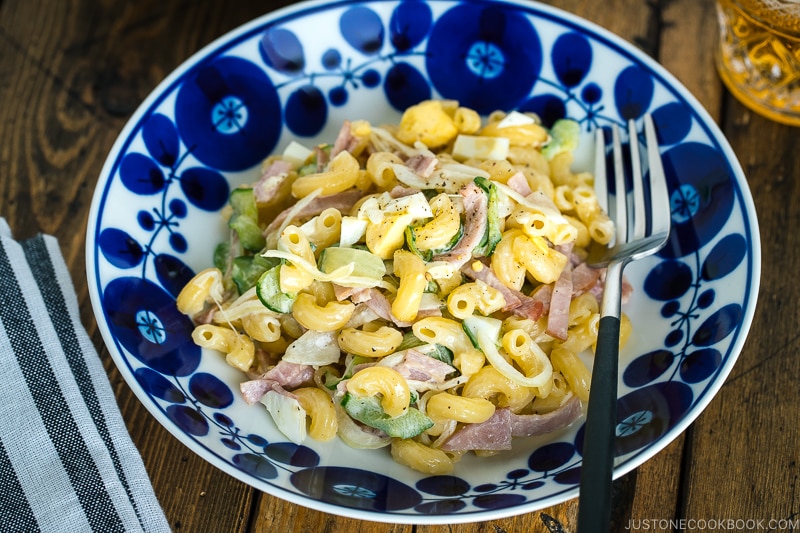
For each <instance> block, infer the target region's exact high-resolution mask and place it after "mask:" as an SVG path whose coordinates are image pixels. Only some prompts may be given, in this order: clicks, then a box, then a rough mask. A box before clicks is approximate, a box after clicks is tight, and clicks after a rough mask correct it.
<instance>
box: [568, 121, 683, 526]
mask: <svg viewBox="0 0 800 533" xmlns="http://www.w3.org/2000/svg"><path fill="white" fill-rule="evenodd" d="M643 123H644V136H645V142H646V146H647V169H648V175H649V183H645V181H644V179H643V172H642V160H641V157H640V151H639V135H638V133H637V130H636V123H635V122H634V121H633V120H630V121H628V137H629V145H630V166H631V173H630V175H631V181H632V186H631V189H632V192H629V191H628V187H627V186H626V179H625V177H626V174H625V169H624V162H623V153H622V143H621V141H620V133H619V127H617V126H616V125H614V126H613V127H612V128H611V134H612V153H613V159H612V161H613V169H614V191H611V190H610V189H609V187H608V182H607V178H606V142H605V134H604V133H603V130H602V129H600V128H598V129H597V136H596V140H595V191H596V193H597V198H598V201H599V202H600V204H601V206H602V207H604V208H605V209H606V211H607V212H608V215H609V217H610V218H611V219H612V220H613V221H614V222H615V224H616V228H617V233H616V238H615V239H614V241H613V242H612V244H611V246H609V247H602V248H600V249H599V250H594V251H592V252H590V254H589V258H588V263H589V264H590V265H591V266H594V267H603V266H604V267H606V280H605V288H604V291H603V299H602V302H601V305H600V326H599V330H598V333H597V347H596V349H595V357H594V366H593V369H592V382H591V388H590V393H589V405H588V408H587V414H586V426H585V432H584V445H583V466H582V468H581V482H580V499H579V502H578V533H589V532H595V531H596V532H604V533H606V532H608V531H609V527H610V525H609V524H610V520H611V483H612V475H613V474H612V471H613V463H614V440H615V436H616V425H617V380H618V371H619V361H618V357H619V333H620V312H621V306H622V273H623V270H624V269H625V266H626V265H628V264H629V263H630V262H631V261H635V260H637V259H641V258H643V257H646V256H648V255H651V254H654V253H656V252H657V251H658V250H660V249H661V248H662V247H663V246H664V244H665V243H666V242H667V237H668V236H669V232H670V220H671V217H670V205H669V198H668V196H667V185H666V178H665V176H664V169H663V167H662V162H661V154H660V152H659V148H658V140H657V137H656V131H655V126H654V124H653V119H652V117H651V116H650V115H645V116H644V117H643ZM606 199H607V201H606ZM646 200H647V201H646Z"/></svg>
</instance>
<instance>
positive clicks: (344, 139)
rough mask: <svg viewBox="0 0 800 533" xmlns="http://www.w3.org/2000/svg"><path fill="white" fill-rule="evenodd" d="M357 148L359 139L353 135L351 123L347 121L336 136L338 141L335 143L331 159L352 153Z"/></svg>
mask: <svg viewBox="0 0 800 533" xmlns="http://www.w3.org/2000/svg"><path fill="white" fill-rule="evenodd" d="M356 146H358V139H357V138H356V137H355V135H353V132H352V130H351V129H350V121H349V120H345V121H344V123H343V124H342V127H341V128H339V134H338V135H337V136H336V140H335V141H333V147H332V148H331V156H330V157H331V159H333V158H334V157H336V156H337V155H339V153H340V152H345V151H347V152H352V151H353V150H354V149H355V148H356Z"/></svg>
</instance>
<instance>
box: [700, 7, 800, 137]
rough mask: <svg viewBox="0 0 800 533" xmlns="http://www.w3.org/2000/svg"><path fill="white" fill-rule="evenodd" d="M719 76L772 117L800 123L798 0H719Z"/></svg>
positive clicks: (735, 92)
mask: <svg viewBox="0 0 800 533" xmlns="http://www.w3.org/2000/svg"><path fill="white" fill-rule="evenodd" d="M717 14H718V19H719V27H720V46H719V49H718V50H717V54H716V56H717V57H716V62H717V70H718V71H719V75H720V77H721V78H722V81H723V82H724V83H725V85H726V86H727V87H728V89H729V90H730V91H731V93H733V95H734V96H736V98H737V99H738V100H739V101H741V102H742V103H743V104H745V105H746V106H747V107H749V108H750V109H752V110H753V111H755V112H757V113H759V114H761V115H764V116H766V117H768V118H770V119H772V120H775V121H778V122H782V123H784V124H791V125H794V126H800V0H717Z"/></svg>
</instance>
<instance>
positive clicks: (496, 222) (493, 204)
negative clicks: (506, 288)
mask: <svg viewBox="0 0 800 533" xmlns="http://www.w3.org/2000/svg"><path fill="white" fill-rule="evenodd" d="M475 185H477V186H478V187H480V188H481V189H482V190H483V192H485V193H486V196H487V197H488V198H489V206H488V208H487V215H486V216H487V219H488V220H487V225H486V235H485V236H484V238H483V239H482V240H481V244H480V245H479V246H478V247H477V248H476V249H475V252H474V253H475V254H476V255H478V254H480V255H483V256H485V257H489V256H490V255H492V254H493V253H494V249H495V247H496V246H497V243H499V242H500V239H501V238H502V237H503V231H502V229H501V225H500V212H499V198H498V197H497V187H496V186H495V184H494V183H492V182H491V180H488V179H486V178H482V177H480V176H478V177H477V178H475Z"/></svg>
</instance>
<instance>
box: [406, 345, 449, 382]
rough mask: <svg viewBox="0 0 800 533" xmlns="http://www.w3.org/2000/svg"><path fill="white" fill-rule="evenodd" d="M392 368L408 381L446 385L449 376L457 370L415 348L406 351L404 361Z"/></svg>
mask: <svg viewBox="0 0 800 533" xmlns="http://www.w3.org/2000/svg"><path fill="white" fill-rule="evenodd" d="M392 368H394V369H395V370H397V372H399V373H400V375H401V376H403V377H404V378H406V379H410V380H414V381H422V382H424V383H444V382H445V380H446V379H447V376H448V375H449V374H450V373H452V372H453V371H454V370H455V369H454V368H453V367H452V366H450V365H448V364H447V363H444V362H442V361H439V360H438V359H434V358H433V357H430V356H428V355H425V354H424V353H422V352H420V351H419V350H415V349H413V348H410V349H408V350H406V351H405V353H404V354H403V359H402V361H400V362H399V363H398V364H396V365H395V366H394V367H392Z"/></svg>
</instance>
